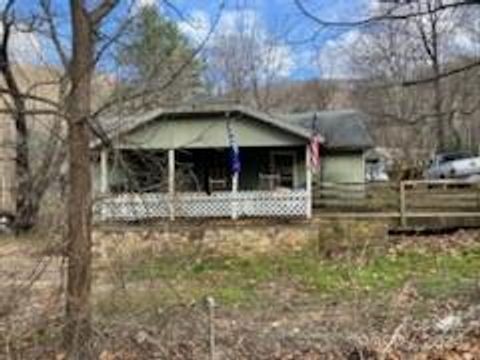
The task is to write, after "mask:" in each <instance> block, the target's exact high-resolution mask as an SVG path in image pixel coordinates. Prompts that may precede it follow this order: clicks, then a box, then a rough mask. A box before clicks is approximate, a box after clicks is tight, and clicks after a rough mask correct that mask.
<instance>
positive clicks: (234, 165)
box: [227, 120, 242, 174]
mask: <svg viewBox="0 0 480 360" xmlns="http://www.w3.org/2000/svg"><path fill="white" fill-rule="evenodd" d="M227 136H228V144H229V146H230V157H229V161H230V172H231V173H232V174H239V173H240V170H241V169H242V163H241V162H240V149H239V148H238V144H237V143H236V141H235V135H234V133H233V129H232V124H231V122H230V120H227Z"/></svg>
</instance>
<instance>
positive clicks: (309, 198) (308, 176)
mask: <svg viewBox="0 0 480 360" xmlns="http://www.w3.org/2000/svg"><path fill="white" fill-rule="evenodd" d="M305 182H306V186H305V189H306V192H307V197H306V199H305V201H306V204H305V205H306V208H307V209H306V210H307V212H306V216H307V219H310V218H311V217H312V196H313V194H312V166H311V154H310V146H309V145H307V146H305Z"/></svg>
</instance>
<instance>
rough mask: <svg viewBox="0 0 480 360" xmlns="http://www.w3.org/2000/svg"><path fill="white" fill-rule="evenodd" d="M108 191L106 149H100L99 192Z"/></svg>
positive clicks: (104, 192)
mask: <svg viewBox="0 0 480 360" xmlns="http://www.w3.org/2000/svg"><path fill="white" fill-rule="evenodd" d="M108 191H109V189H108V150H107V149H102V151H101V152H100V192H101V193H102V194H107V193H108Z"/></svg>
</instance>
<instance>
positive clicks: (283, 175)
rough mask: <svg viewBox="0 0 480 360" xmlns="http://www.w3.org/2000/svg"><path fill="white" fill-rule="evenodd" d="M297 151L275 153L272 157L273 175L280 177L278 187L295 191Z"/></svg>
mask: <svg viewBox="0 0 480 360" xmlns="http://www.w3.org/2000/svg"><path fill="white" fill-rule="evenodd" d="M296 163H297V157H296V153H295V151H273V152H272V153H271V157H270V167H271V173H272V174H274V175H276V176H277V177H278V187H283V188H288V189H293V188H294V187H295V186H296V178H295V167H296Z"/></svg>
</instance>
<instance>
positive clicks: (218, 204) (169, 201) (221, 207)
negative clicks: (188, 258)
mask: <svg viewBox="0 0 480 360" xmlns="http://www.w3.org/2000/svg"><path fill="white" fill-rule="evenodd" d="M307 200H308V194H307V192H306V191H305V190H296V191H291V190H289V191H287V190H284V191H242V192H238V193H236V194H234V193H232V192H215V193H213V194H211V195H207V194H203V193H181V194H176V195H175V196H174V197H173V198H171V197H169V196H168V195H167V194H160V193H148V194H122V195H118V196H112V197H109V198H104V199H101V200H98V201H97V203H96V205H95V209H94V210H95V214H96V216H98V218H99V220H101V221H104V220H126V221H135V220H142V219H152V218H165V217H169V216H170V215H172V213H173V215H174V216H175V217H179V218H209V217H219V218H223V217H232V216H234V214H235V215H236V216H238V217H277V216H278V217H287V216H306V214H307V210H308V206H309V202H308V201H307Z"/></svg>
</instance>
